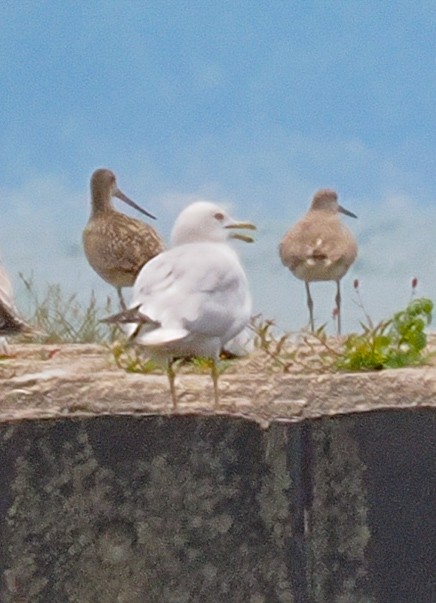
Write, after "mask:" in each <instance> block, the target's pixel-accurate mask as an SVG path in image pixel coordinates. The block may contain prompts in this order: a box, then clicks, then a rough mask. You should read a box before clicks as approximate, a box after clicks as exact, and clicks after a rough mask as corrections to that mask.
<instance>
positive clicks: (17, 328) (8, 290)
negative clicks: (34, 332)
mask: <svg viewBox="0 0 436 603" xmlns="http://www.w3.org/2000/svg"><path fill="white" fill-rule="evenodd" d="M29 330H30V327H29V325H28V324H27V323H26V322H24V320H22V319H21V318H20V317H19V316H18V313H17V310H16V308H15V305H14V302H13V294H12V285H11V281H10V280H9V277H8V275H7V273H6V270H5V269H4V268H3V266H2V264H1V263H0V353H1V354H3V355H6V354H8V346H7V341H6V339H5V336H7V335H18V334H19V333H23V332H25V331H29Z"/></svg>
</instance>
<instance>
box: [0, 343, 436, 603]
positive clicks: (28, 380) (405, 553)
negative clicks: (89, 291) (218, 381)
mask: <svg viewBox="0 0 436 603" xmlns="http://www.w3.org/2000/svg"><path fill="white" fill-rule="evenodd" d="M45 352H46V350H42V352H41V355H40V356H39V357H36V358H35V355H34V353H33V355H31V356H29V358H28V363H27V364H26V362H24V361H23V359H22V358H21V359H19V360H18V361H17V362H15V361H12V362H11V363H10V364H9V365H4V366H2V367H0V368H1V371H2V374H1V375H0V484H1V496H0V533H1V550H0V575H1V583H0V601H1V603H51V602H56V603H58V602H59V603H70V602H71V603H109V602H110V603H123V602H128V603H139V602H141V603H142V602H144V603H145V602H147V603H167V602H168V603H185V602H186V603H191V602H192V603H196V602H198V603H221V602H224V601H225V602H229V603H276V602H277V603H279V602H286V603H287V602H289V603H306V602H309V603H411V602H415V601H416V602H417V603H418V602H419V603H434V602H435V601H436V597H435V596H434V595H435V593H436V583H435V578H434V572H433V569H432V568H433V557H434V555H433V552H434V549H435V545H436V543H435V542H434V532H433V535H432V531H431V529H432V526H434V517H433V514H434V489H435V483H436V476H435V467H436V458H435V455H436V450H435V446H434V441H435V436H436V413H435V412H434V410H432V407H433V406H435V405H436V402H435V394H434V391H435V383H436V379H435V377H434V369H432V368H429V369H420V370H415V371H411V370H403V371H389V372H388V371H386V372H384V373H375V374H373V375H289V376H283V375H277V374H272V375H265V374H264V375H262V374H260V373H256V374H253V375H250V377H249V378H247V377H246V376H245V378H243V377H242V376H241V375H238V374H230V375H224V376H223V379H222V381H223V383H222V391H223V400H222V405H221V407H220V408H219V409H218V412H216V413H215V411H214V409H213V407H212V405H211V403H210V394H211V388H210V383H209V382H208V377H207V376H203V375H199V376H196V375H183V376H182V378H181V379H180V382H181V385H180V384H179V388H180V387H181V388H182V391H183V392H185V393H183V394H182V399H181V407H180V409H179V414H172V410H171V405H170V403H169V396H168V389H167V385H166V382H165V378H164V377H162V376H160V375H147V376H146V377H143V376H139V375H125V374H124V373H123V372H121V371H117V370H114V369H113V367H110V368H108V366H107V360H104V358H103V356H102V354H101V351H100V352H99V353H96V352H95V350H94V348H89V349H88V352H86V351H83V350H81V351H80V352H79V351H78V353H77V356H74V354H73V356H72V357H71V356H70V357H69V358H68V361H67V360H66V359H62V358H57V359H56V361H55V362H51V363H49V366H47V362H48V358H50V354H49V355H47V354H46V353H45ZM49 352H50V351H49ZM38 353H40V352H38ZM50 353H51V352H50ZM61 354H62V352H61ZM1 377H3V379H2V378H1ZM238 388H239V389H240V391H241V398H240V399H238V397H237V396H238ZM250 388H251V400H250V399H249V391H250ZM384 391H385V392H386V396H385V397H380V396H383V392H384ZM253 392H254V394H253ZM414 395H415V396H416V398H414V397H413V396H414ZM195 396H198V398H196V397H195ZM395 396H396V398H395ZM350 400H351V401H354V402H355V404H356V405H357V406H356V407H354V408H353V410H354V412H353V413H352V414H350V415H342V414H341V415H338V416H331V415H334V413H335V412H338V409H339V412H341V413H343V412H344V409H346V408H350V407H351V402H350ZM396 402H397V404H396ZM396 407H398V409H397V408H396ZM417 407H418V408H417ZM419 407H421V408H419ZM401 408H403V409H406V410H399V409H401ZM370 409H375V410H376V412H356V411H362V410H365V411H367V410H370ZM377 409H386V410H377ZM121 415H128V416H121Z"/></svg>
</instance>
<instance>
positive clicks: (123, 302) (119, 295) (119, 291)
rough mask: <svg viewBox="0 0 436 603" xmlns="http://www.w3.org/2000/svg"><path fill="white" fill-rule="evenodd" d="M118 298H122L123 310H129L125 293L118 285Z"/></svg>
mask: <svg viewBox="0 0 436 603" xmlns="http://www.w3.org/2000/svg"><path fill="white" fill-rule="evenodd" d="M117 293H118V299H119V300H120V307H121V310H127V306H126V302H125V301H124V297H123V294H122V292H121V287H117Z"/></svg>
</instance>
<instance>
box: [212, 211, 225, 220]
mask: <svg viewBox="0 0 436 603" xmlns="http://www.w3.org/2000/svg"><path fill="white" fill-rule="evenodd" d="M214 218H215V219H216V220H219V221H220V222H222V221H223V220H224V214H222V213H221V212H217V213H216V214H215V215H214Z"/></svg>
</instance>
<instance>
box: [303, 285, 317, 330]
mask: <svg viewBox="0 0 436 603" xmlns="http://www.w3.org/2000/svg"><path fill="white" fill-rule="evenodd" d="M304 284H305V285H306V294H307V307H308V308H309V320H310V329H311V331H314V330H315V325H314V322H313V299H312V296H311V295H310V289H309V281H304Z"/></svg>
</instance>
